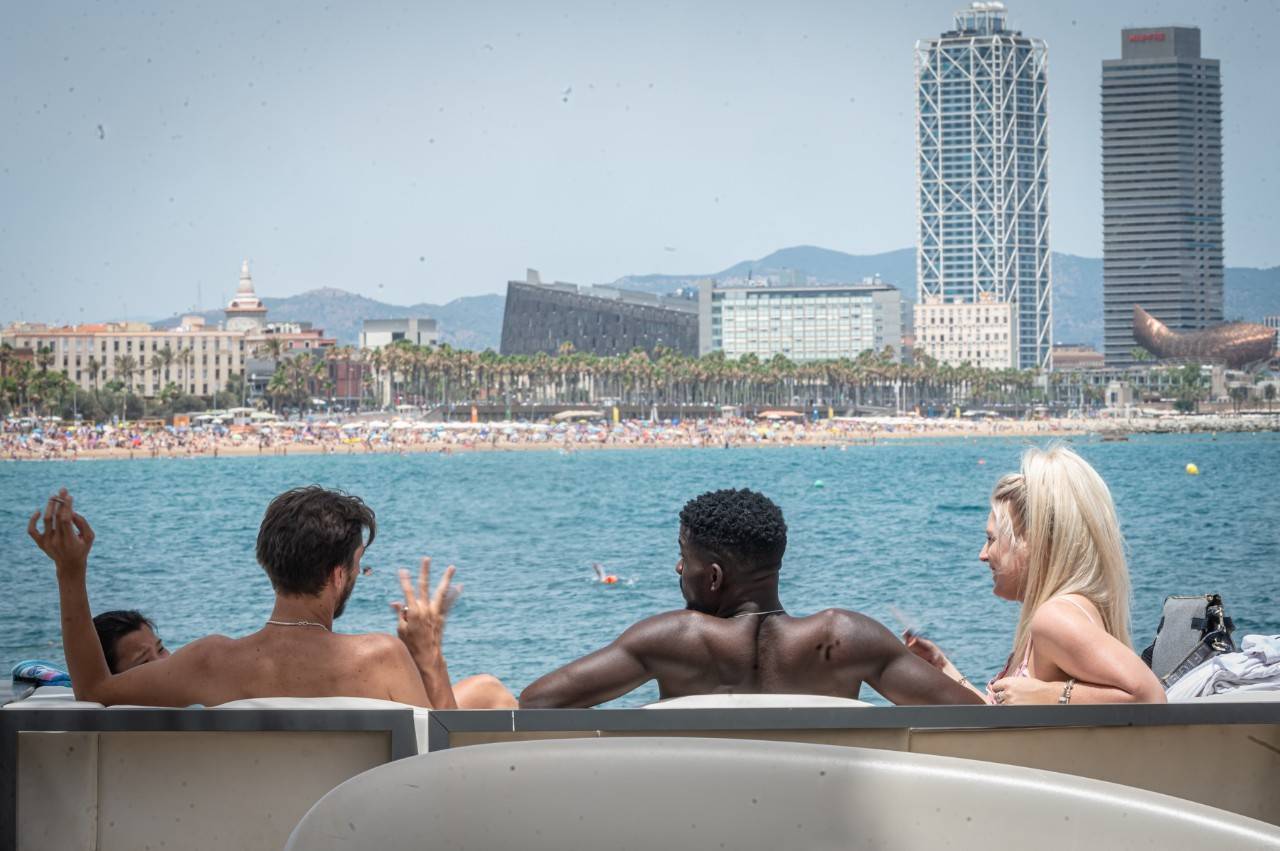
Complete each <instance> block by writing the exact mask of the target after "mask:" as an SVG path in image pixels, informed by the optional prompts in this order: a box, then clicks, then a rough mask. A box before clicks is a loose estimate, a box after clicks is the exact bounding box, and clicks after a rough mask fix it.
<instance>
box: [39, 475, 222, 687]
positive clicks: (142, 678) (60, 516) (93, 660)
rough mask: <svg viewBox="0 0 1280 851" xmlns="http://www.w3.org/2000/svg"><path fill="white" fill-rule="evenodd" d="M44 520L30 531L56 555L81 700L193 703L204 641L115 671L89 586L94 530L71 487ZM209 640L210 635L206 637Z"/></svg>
mask: <svg viewBox="0 0 1280 851" xmlns="http://www.w3.org/2000/svg"><path fill="white" fill-rule="evenodd" d="M39 519H40V512H38V511H37V512H36V513H35V514H33V515H31V519H30V521H29V522H28V523H27V534H28V535H30V536H31V538H32V540H34V541H35V542H36V545H37V546H39V547H40V549H41V550H43V551H44V553H45V554H46V555H47V556H49V558H51V559H53V562H54V565H55V566H56V568H57V576H58V599H59V608H60V610H61V615H62V648H63V652H64V653H65V654H66V657H67V668H68V669H69V671H70V673H71V684H72V687H73V689H74V690H75V695H76V698H77V699H78V700H90V701H95V702H97V703H103V704H106V705H108V706H110V705H112V704H118V703H137V704H143V705H148V706H186V705H188V704H190V703H191V702H193V701H192V696H191V694H189V689H188V688H187V686H188V685H189V684H190V683H191V682H192V681H193V677H198V675H199V671H196V670H192V669H193V668H198V667H199V660H200V659H203V658H204V657H205V656H206V654H205V653H204V652H203V648H202V647H200V646H198V645H201V644H202V643H203V642H196V643H195V644H193V645H190V646H188V647H186V648H183V650H181V651H179V652H177V653H175V654H173V655H172V656H170V657H169V658H167V659H159V660H157V661H155V662H150V663H148V664H146V665H139V666H138V667H136V668H132V669H130V670H128V671H125V672H124V673H123V674H112V673H111V669H110V668H108V667H107V659H106V657H105V656H104V655H103V652H102V643H101V642H100V641H99V639H98V633H97V631H96V630H95V629H94V628H93V615H92V614H91V612H90V609H89V592H88V590H87V589H86V587H85V574H86V573H87V571H88V566H89V550H90V549H91V548H92V547H93V537H94V536H93V529H92V528H91V527H90V526H89V523H88V521H87V520H85V519H84V518H83V517H81V516H80V515H79V514H76V513H75V511H74V510H73V507H72V497H71V495H70V494H69V493H67V491H66V489H65V488H63V489H62V491H60V492H59V494H58V495H57V496H55V497H52V498H50V500H49V502H48V504H47V505H46V506H45V510H44V529H43V530H40V529H39V528H38V525H37V521H38V520H39ZM207 641H209V639H205V640H204V642H207Z"/></svg>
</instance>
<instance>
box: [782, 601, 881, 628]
mask: <svg viewBox="0 0 1280 851" xmlns="http://www.w3.org/2000/svg"><path fill="white" fill-rule="evenodd" d="M799 621H800V624H801V625H803V626H806V627H809V628H811V629H824V630H828V631H830V632H832V633H837V634H838V633H860V632H865V633H870V632H879V631H880V630H883V629H884V625H883V624H881V623H880V622H879V621H878V620H876V619H874V618H870V617H867V616H866V615H864V614H863V613H862V612H855V611H853V610H852V609H838V608H834V607H833V608H829V609H823V610H822V611H820V612H814V613H813V614H811V615H809V616H807V617H804V618H800V619H799Z"/></svg>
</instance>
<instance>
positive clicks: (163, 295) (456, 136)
mask: <svg viewBox="0 0 1280 851" xmlns="http://www.w3.org/2000/svg"><path fill="white" fill-rule="evenodd" d="M964 5H967V3H960V2H957V0H946V2H939V0H905V1H904V2H878V3H869V2H861V0H841V2H804V0H792V2H786V3H781V2H754V0H734V1H733V2H721V1H720V0H693V1H692V2H687V3H664V2H656V0H640V1H639V2H615V3H608V2H601V0H595V2H582V3H561V2H554V0H539V2H533V3H531V2H481V0H475V2H457V3H453V2H447V3H446V2H409V3H378V2H360V3H338V2H331V3H328V4H322V3H320V2H313V3H306V4H303V3H296V4H288V3H262V2H253V3H247V2H238V0H218V2H186V3H158V2H153V3H151V4H143V3H123V2H122V3H112V2H93V3H89V2H71V0H67V2H58V3H26V4H7V6H6V8H5V11H4V16H3V19H2V23H0V109H3V113H4V116H5V121H4V126H5V130H4V132H3V133H0V322H7V321H13V320H27V321H58V322H81V321H100V320H104V319H123V318H130V319H155V318H159V317H162V316H166V315H170V314H172V313H175V312H178V311H182V310H188V309H191V308H193V307H202V308H204V309H212V308H216V307H220V306H221V305H222V304H225V301H226V300H227V299H229V298H230V296H231V294H232V293H233V292H234V290H235V287H236V283H237V278H238V276H239V269H240V262H241V260H242V259H246V258H247V259H249V260H250V261H251V263H252V269H253V275H254V280H255V283H256V284H257V288H258V293H259V294H260V295H267V296H286V295H292V294H296V293H300V292H304V291H306V290H310V289H314V288H317V287H329V286H331V287H340V288H342V289H346V290H350V291H353V292H358V293H361V294H363V295H367V296H370V297H372V298H377V299H380V300H382V301H387V302H392V303H396V304H411V303H417V302H433V303H443V302H445V301H448V300H450V299H453V298H456V297H459V296H464V295H477V294H481V293H492V292H502V291H503V290H504V288H505V282H506V281H507V280H509V279H513V278H523V277H524V270H525V269H526V267H533V268H536V269H539V270H540V271H541V273H542V276H543V279H544V280H552V279H557V280H564V281H574V282H580V283H597V282H605V281H612V280H614V279H616V278H618V277H620V276H622V275H627V274H643V273H650V272H664V273H707V272H714V271H717V270H719V269H722V268H725V267H727V266H729V265H731V264H733V263H735V262H737V261H740V260H745V259H750V258H758V257H761V256H764V255H765V254H768V253H769V252H771V251H774V250H776V249H778V248H783V247H786V246H790V245H798V244H810V245H819V246H822V247H825V248H833V249H837V250H841V251H847V252H850V253H854V254H869V253H876V252H882V251H890V250H893V249H898V248H904V247H907V246H911V245H914V243H915V164H914V159H913V156H914V133H915V130H914V109H915V107H914V71H913V65H912V52H913V45H914V43H915V41H916V40H917V39H920V38H928V37H930V36H933V35H937V34H938V33H940V32H942V31H943V30H946V29H949V28H950V26H951V20H952V15H953V13H954V12H955V11H956V10H957V9H959V8H961V7H962V6H964ZM1007 5H1008V6H1009V22H1010V27H1011V28H1013V29H1019V30H1021V31H1022V32H1024V33H1025V34H1027V35H1032V36H1035V37H1038V38H1043V39H1045V40H1046V41H1047V42H1048V45H1049V104H1050V131H1049V132H1050V198H1051V242H1052V247H1053V248H1054V250H1056V251H1064V252H1068V253H1073V254H1082V255H1087V256H1093V257H1096V256H1100V254H1101V227H1102V226H1101V184H1100V129H1099V83H1100V74H1101V62H1102V60H1103V59H1107V58H1118V57H1119V52H1120V29H1121V28H1122V27H1125V26H1160V25H1170V24H1180V25H1193V26H1199V27H1200V28H1201V30H1202V42H1203V52H1204V55H1205V56H1208V57H1212V58H1217V59H1220V60H1221V61H1222V76H1223V86H1224V104H1223V112H1224V131H1223V132H1224V149H1225V153H1224V159H1225V220H1226V258H1227V263H1228V265H1248V266H1274V265H1277V264H1280V240H1277V239H1276V238H1275V237H1276V233H1277V224H1278V223H1277V213H1276V212H1275V210H1276V206H1275V202H1274V198H1275V195H1276V194H1277V192H1280V173H1278V168H1280V166H1278V157H1277V148H1278V146H1277V129H1278V126H1277V125H1278V121H1280V119H1278V118H1277V110H1276V109H1275V104H1276V97H1277V96H1276V89H1277V86H1280V51H1276V50H1275V48H1274V45H1275V33H1276V32H1277V31H1280V2H1275V0H1252V2H1249V0H1168V2H1135V1H1134V0H1110V2H1105V3H1104V2H1094V0H1079V2H1075V3H1067V2H1060V0H1035V1H1034V2H1033V0H1010V2H1009V3H1008V4H1007ZM895 283H898V284H899V285H901V286H906V287H912V286H914V282H910V281H904V282H895Z"/></svg>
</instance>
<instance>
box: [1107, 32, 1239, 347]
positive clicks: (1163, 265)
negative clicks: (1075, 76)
mask: <svg viewBox="0 0 1280 851" xmlns="http://www.w3.org/2000/svg"><path fill="white" fill-rule="evenodd" d="M1120 45H1121V47H1120V58H1119V59H1108V60H1106V61H1104V62H1103V63H1102V222H1103V224H1102V236H1103V242H1102V258H1103V266H1102V280H1103V288H1102V292H1103V333H1104V345H1105V355H1106V359H1107V364H1108V365H1109V366H1127V365H1129V364H1131V363H1132V362H1133V356H1132V354H1131V353H1132V351H1133V349H1134V347H1135V346H1137V343H1136V342H1135V341H1134V337H1133V316H1134V310H1133V308H1134V305H1135V304H1136V305H1138V306H1139V307H1142V308H1143V309H1144V310H1146V311H1148V312H1149V313H1150V314H1151V315H1152V316H1154V317H1156V318H1157V319H1159V320H1160V321H1161V322H1163V323H1164V324H1165V325H1167V326H1169V328H1170V329H1172V330H1174V331H1197V330H1200V329H1202V328H1206V327H1208V326H1210V325H1215V324H1217V323H1219V322H1221V321H1222V82H1221V77H1220V76H1219V69H1218V60H1216V59H1203V58H1201V56H1200V30H1198V29H1196V28H1194V27H1156V28H1149V29H1127V30H1122V31H1121V34H1120Z"/></svg>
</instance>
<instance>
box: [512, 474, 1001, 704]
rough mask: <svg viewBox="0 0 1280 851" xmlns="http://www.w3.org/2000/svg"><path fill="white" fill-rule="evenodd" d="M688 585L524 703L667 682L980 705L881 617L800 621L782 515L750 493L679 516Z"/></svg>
mask: <svg viewBox="0 0 1280 851" xmlns="http://www.w3.org/2000/svg"><path fill="white" fill-rule="evenodd" d="M679 541H680V561H679V562H678V563H677V564H676V573H677V574H679V576H680V591H681V593H682V594H683V595H684V599H685V602H686V604H687V607H686V608H685V609H684V610H683V611H672V612H665V613H663V614H660V615H655V616H653V617H651V618H646V619H645V620H642V621H640V622H639V623H637V624H635V625H634V626H632V627H630V628H629V629H627V630H626V631H625V632H624V633H622V635H620V636H618V638H617V639H616V640H615V641H614V642H613V643H612V644H610V645H609V646H608V647H605V648H603V649H601V650H597V651H596V652H594V653H591V654H590V655H587V656H584V657H583V658H581V659H579V660H577V661H576V662H571V663H569V664H568V665H566V666H564V667H563V668H561V669H560V670H558V671H553V672H552V673H550V674H547V675H546V676H544V677H542V678H541V679H539V680H538V681H536V682H534V683H533V684H532V685H530V686H529V687H528V688H526V689H525V690H524V693H523V694H521V695H520V706H521V708H525V709H535V708H550V707H586V706H595V705H597V704H600V703H605V702H607V701H610V700H613V699H614V698H616V697H620V696H621V695H624V694H626V693H627V692H629V691H631V690H633V689H635V688H638V687H639V686H641V685H643V684H644V683H646V682H648V681H649V680H652V679H657V681H658V690H659V694H660V696H661V697H663V698H670V697H682V696H685V695H691V694H716V693H720V694H759V693H769V694H822V695H831V696H833V697H848V698H856V697H857V696H858V693H859V691H860V689H861V688H862V684H863V683H866V684H867V685H869V686H871V687H872V688H873V689H875V690H876V691H878V692H879V693H880V694H882V695H884V696H885V697H886V698H888V699H889V700H891V701H893V702H894V703H898V704H924V703H981V702H982V700H981V699H980V698H979V697H978V696H977V695H976V694H974V692H972V691H970V690H969V689H967V688H965V687H964V686H962V685H960V684H959V683H957V682H955V681H954V680H952V679H951V678H949V677H947V676H946V675H944V674H942V673H941V672H939V671H938V670H937V669H936V668H934V667H932V666H931V665H929V664H928V663H926V662H924V661H923V660H921V659H920V658H918V657H917V656H916V655H915V654H913V653H912V652H911V651H910V650H908V649H907V647H906V646H905V645H904V644H903V643H902V642H901V641H899V640H898V639H897V638H896V637H895V636H894V635H893V633H891V632H889V630H887V629H885V627H884V626H882V625H881V624H880V623H878V622H876V621H874V620H872V619H871V618H868V617H866V616H864V615H860V614H858V613H857V612H851V611H846V610H844V609H827V610H825V611H822V612H818V613H817V614H815V615H810V616H808V617H792V616H791V615H788V614H787V613H786V612H785V611H783V608H782V603H781V601H779V599H778V572H779V570H780V569H781V567H782V555H783V552H784V551H785V550H786V547H787V525H786V523H785V522H784V521H783V519H782V512H781V511H780V510H779V509H778V507H777V506H776V505H774V504H773V503H772V502H771V501H770V500H769V499H768V498H766V497H764V496H763V495H761V494H758V493H755V492H752V491H749V490H722V491H715V492H712V493H705V494H703V495H702V496H700V497H698V498H697V499H694V500H692V501H690V502H689V503H688V504H687V505H685V507H684V510H683V511H681V512H680V539H679Z"/></svg>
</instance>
